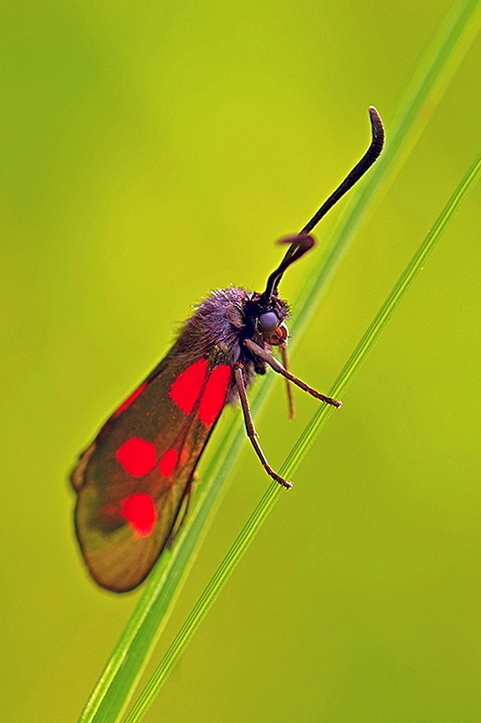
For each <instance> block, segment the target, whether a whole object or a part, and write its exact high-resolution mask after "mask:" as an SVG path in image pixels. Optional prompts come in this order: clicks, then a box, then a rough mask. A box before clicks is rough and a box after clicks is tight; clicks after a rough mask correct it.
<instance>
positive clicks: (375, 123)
mask: <svg viewBox="0 0 481 723" xmlns="http://www.w3.org/2000/svg"><path fill="white" fill-rule="evenodd" d="M369 116H370V120H371V129H372V140H371V143H370V145H369V148H368V149H367V151H366V152H365V154H364V155H363V157H362V158H361V160H360V161H359V162H358V163H356V165H355V166H354V168H353V169H352V171H351V172H350V173H349V174H348V175H347V176H346V178H345V179H344V180H343V181H342V183H341V184H340V185H339V186H338V187H337V188H336V190H335V191H334V192H333V193H331V195H330V196H329V198H328V199H327V200H326V201H324V203H323V204H322V206H321V207H320V209H319V210H318V211H316V213H315V214H314V216H313V217H312V218H311V220H310V221H308V222H307V223H306V225H305V226H304V228H303V229H301V231H299V234H298V235H297V236H295V237H294V238H292V239H286V240H285V241H284V243H285V242H290V243H291V245H290V246H289V248H288V249H287V251H286V253H285V256H284V258H283V259H282V261H281V263H280V264H279V266H278V267H277V269H276V270H275V271H273V272H272V274H271V275H270V276H269V278H268V279H267V286H266V290H265V291H264V293H263V294H262V295H263V296H265V297H267V298H270V297H271V296H272V295H273V294H277V287H278V286H279V281H280V280H281V278H282V275H283V274H284V272H285V270H286V269H287V268H288V267H289V266H290V265H291V264H293V263H294V261H297V260H298V259H300V258H301V256H303V255H304V254H305V253H306V251H309V249H310V248H312V246H313V245H314V240H313V239H312V237H311V236H309V235H308V234H309V233H310V232H311V231H312V229H313V228H314V227H315V226H317V224H318V223H319V221H320V220H321V218H323V217H324V216H325V215H326V213H327V212H328V211H329V210H330V209H331V208H332V207H333V206H334V204H336V203H337V202H338V201H339V199H340V198H342V197H343V196H344V194H345V193H347V192H348V191H349V189H350V188H352V187H353V186H354V184H355V183H357V182H358V181H359V179H360V178H361V177H362V176H363V175H364V174H365V173H366V171H367V170H368V169H369V168H370V167H371V166H372V164H373V163H374V162H375V161H376V160H377V158H378V157H379V154H380V153H381V151H382V149H383V146H384V138H385V134H384V126H383V123H382V120H381V116H380V115H379V113H378V112H377V110H376V109H375V108H374V107H373V106H370V108H369ZM307 239H310V240H311V241H310V242H307V243H306V240H307Z"/></svg>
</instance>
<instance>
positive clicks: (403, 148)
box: [79, 0, 481, 723]
mask: <svg viewBox="0 0 481 723" xmlns="http://www.w3.org/2000/svg"><path fill="white" fill-rule="evenodd" d="M479 6H480V3H479V0H463V2H461V3H459V4H457V5H456V7H455V9H454V11H453V12H452V13H451V14H450V15H449V16H448V18H447V19H446V21H445V22H444V24H443V26H442V28H441V30H440V32H439V33H438V35H437V37H436V38H435V40H434V41H433V43H432V44H431V46H430V48H429V49H428V51H427V53H426V56H425V59H424V61H423V62H422V64H421V66H420V69H419V70H418V71H417V73H416V75H415V78H414V80H413V82H412V83H411V85H410V86H409V89H408V92H407V94H406V96H405V100H404V102H403V103H402V104H401V109H400V112H399V113H398V116H397V117H398V121H397V123H396V125H395V128H394V129H393V132H391V133H390V135H389V139H388V141H389V142H388V146H387V148H386V150H385V152H384V153H383V156H382V157H381V159H380V161H378V163H377V164H376V166H375V167H374V168H373V169H372V170H371V171H370V175H369V177H368V179H367V182H366V183H364V184H363V186H362V190H361V192H360V193H359V194H358V195H357V196H356V197H355V200H354V203H353V205H352V206H351V208H350V211H349V213H348V214H346V215H345V216H344V220H343V223H342V224H341V226H340V227H339V229H338V231H337V233H335V235H334V237H333V240H332V243H331V244H330V246H329V249H328V251H327V254H326V255H325V257H324V259H323V264H324V265H323V266H322V268H321V269H319V264H318V267H317V268H314V271H313V273H312V274H311V276H310V277H309V279H308V282H307V284H306V286H305V288H304V291H303V293H302V295H301V297H300V298H299V299H298V301H297V303H296V304H295V305H294V315H295V320H294V323H293V324H291V328H292V330H293V331H294V330H295V333H296V336H297V338H299V336H300V330H301V328H302V327H303V326H305V325H306V324H307V322H308V320H309V318H310V316H311V314H313V313H314V311H315V306H316V303H317V302H318V301H319V298H320V294H321V292H322V291H323V290H324V289H325V288H326V285H327V282H328V280H329V279H330V278H331V276H332V273H333V271H334V269H335V267H336V266H337V264H338V263H339V260H340V258H341V256H342V255H343V253H344V252H345V250H346V248H347V244H348V242H349V241H350V239H351V238H352V236H353V234H354V232H355V230H356V229H357V227H358V225H359V223H360V222H361V219H362V216H363V214H364V213H365V211H366V209H367V205H368V203H369V202H371V201H372V199H373V197H374V195H375V192H376V191H377V190H378V188H379V187H380V185H381V182H382V183H383V184H384V182H385V179H386V175H387V173H388V171H389V172H390V173H391V172H392V171H393V169H394V168H397V167H399V164H400V163H401V161H402V160H403V159H404V158H405V157H406V154H407V151H408V147H412V144H413V143H414V140H415V138H417V137H418V135H419V133H420V132H421V130H422V128H424V125H425V124H426V122H427V120H428V115H427V113H426V108H427V107H429V108H430V109H431V111H432V109H433V108H434V107H435V104H436V103H437V102H438V101H439V99H440V97H441V93H442V91H443V89H444V88H445V87H446V85H447V82H448V80H449V79H450V78H451V77H452V74H453V72H454V70H455V69H456V68H457V66H458V64H459V61H460V58H461V57H462V56H463V55H464V54H465V52H466V51H467V49H468V47H469V44H470V43H471V41H472V39H473V37H474V34H475V32H476V31H477V29H478V26H479V22H480V19H481V18H480V13H479ZM291 346H292V345H291ZM273 377H274V375H270V378H266V379H265V380H264V383H263V384H262V385H259V386H258V388H256V389H255V390H254V393H253V395H252V401H251V406H252V409H253V411H254V412H256V411H257V412H258V411H259V409H260V408H261V406H262V404H263V403H264V402H265V400H266V398H267V396H268V393H269V391H270V389H271V387H272V384H273V382H274V379H273ZM316 429H318V427H316ZM243 440H244V433H243V431H242V422H241V415H237V419H235V420H233V421H232V423H231V424H230V425H229V426H228V429H227V430H226V432H225V434H224V436H223V438H222V440H221V442H220V444H219V447H218V449H217V452H216V454H215V456H214V457H213V459H212V462H211V463H210V465H209V467H208V469H207V470H206V472H205V474H204V475H203V476H204V479H205V484H204V485H203V486H202V487H203V490H202V494H201V496H200V498H199V499H198V500H196V503H195V506H194V509H193V511H192V514H191V516H190V519H189V520H188V523H187V524H186V526H185V527H184V529H183V531H182V534H181V535H180V536H179V538H178V540H177V541H176V544H175V546H174V548H173V550H172V551H167V552H165V553H164V554H163V555H162V557H161V559H160V560H159V563H158V564H157V565H156V567H155V569H154V571H153V572H152V574H151V576H150V579H149V582H148V584H147V586H146V588H145V591H144V594H143V596H142V598H141V599H140V600H139V603H138V605H137V607H136V609H135V610H134V612H133V614H132V617H131V619H130V620H129V622H128V624H127V626H126V628H125V630H124V632H123V634H122V636H121V637H120V639H119V641H118V643H117V645H116V647H115V649H114V651H113V653H112V656H111V658H110V659H109V661H108V663H107V665H106V668H105V670H104V671H103V673H102V675H101V677H100V679H99V681H98V684H97V686H96V688H95V689H94V691H93V693H92V695H91V697H90V699H89V701H88V703H87V705H86V707H85V709H84V711H83V713H82V715H81V717H80V719H79V721H80V723H114V722H115V721H119V720H120V717H121V716H122V713H123V711H124V710H125V707H126V705H127V704H128V701H129V699H130V697H131V695H132V691H133V689H134V687H135V685H136V683H137V681H138V679H139V677H140V675H141V674H142V671H143V669H144V668H145V665H146V663H147V661H148V659H149V656H150V653H151V651H152V649H153V647H154V646H155V643H156V642H157V639H158V637H159V636H160V634H161V632H162V630H163V627H164V626H165V623H166V621H167V617H168V614H169V612H170V610H171V609H172V605H173V603H174V602H175V599H176V597H177V595H178V594H179V592H180V588H181V584H182V581H183V580H184V579H185V577H186V574H187V572H188V570H189V569H190V566H191V565H192V564H193V561H194V559H195V554H196V551H197V550H198V548H199V542H200V540H201V539H202V537H203V536H204V535H205V534H206V531H207V527H208V524H209V520H210V519H212V513H213V511H214V510H215V508H216V507H217V505H218V504H219V500H220V495H221V492H222V488H223V485H224V482H225V479H226V477H227V475H228V473H229V471H230V470H231V469H232V467H233V465H234V463H235V458H236V455H237V453H238V451H239V449H240V447H241V444H242V442H243ZM295 449H297V445H296V448H295ZM306 449H307V448H306ZM292 454H294V450H293V453H292ZM295 454H296V455H297V454H298V453H297V452H296V453H295ZM300 458H301V457H299V459H300ZM289 459H290V457H289ZM293 459H294V461H295V460H296V459H297V457H294V458H293ZM288 461H289V460H287V461H286V464H287V462H288ZM286 470H287V471H286ZM281 473H282V474H287V475H289V474H290V472H289V467H285V466H283V468H282V469H281ZM279 493H280V490H279V488H278V485H271V486H270V487H269V488H268V490H267V492H266V494H265V496H264V498H263V501H262V502H261V504H260V505H259V506H258V508H257V510H256V512H255V513H254V515H253V517H252V518H251V520H250V521H249V524H251V522H252V524H254V525H258V524H260V523H259V522H258V519H259V520H260V522H262V520H263V519H264V518H265V517H266V516H267V514H268V511H269V509H270V506H272V505H273V504H274V502H275V499H276V498H277V495H278V494H279ZM261 505H262V506H261ZM257 511H258V512H257ZM256 514H257V515H260V517H259V518H258V517H255V515H256ZM255 529H258V528H257V527H256V526H255ZM209 604H211V603H209ZM169 669H170V668H169Z"/></svg>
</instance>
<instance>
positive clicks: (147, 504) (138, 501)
mask: <svg viewBox="0 0 481 723" xmlns="http://www.w3.org/2000/svg"><path fill="white" fill-rule="evenodd" d="M120 514H121V515H122V517H124V518H125V519H126V520H127V522H128V523H129V525H130V526H131V528H132V529H133V531H134V537H137V538H138V537H148V536H149V535H151V534H152V531H153V529H154V526H155V523H156V521H157V510H156V509H155V505H154V501H153V499H152V497H151V496H150V495H146V494H145V493H143V492H137V493H136V494H134V495H130V497H126V498H125V499H123V500H122V501H121V503H120Z"/></svg>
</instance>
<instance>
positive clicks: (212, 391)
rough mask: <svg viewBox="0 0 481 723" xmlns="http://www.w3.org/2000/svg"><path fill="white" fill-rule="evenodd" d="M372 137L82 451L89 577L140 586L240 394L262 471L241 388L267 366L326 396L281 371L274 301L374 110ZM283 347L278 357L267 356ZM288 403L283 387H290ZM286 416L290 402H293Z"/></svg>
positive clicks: (348, 181) (75, 477)
mask: <svg viewBox="0 0 481 723" xmlns="http://www.w3.org/2000/svg"><path fill="white" fill-rule="evenodd" d="M369 114H370V120H371V127H372V140H371V144H370V146H369V148H368V150H367V151H366V153H365V154H364V156H363V157H362V158H361V160H360V161H359V162H358V163H357V164H356V166H355V167H354V168H353V169H352V171H351V172H350V173H349V175H348V176H347V177H346V178H345V179H344V181H343V182H342V183H341V184H340V186H339V187H338V188H337V189H336V190H335V191H334V192H333V193H332V195H331V196H329V198H328V199H327V201H325V203H323V205H322V206H321V207H320V209H319V210H318V211H317V213H316V214H315V215H314V216H313V217H312V218H311V220H310V221H309V222H308V223H307V224H306V225H305V226H304V228H303V229H302V231H300V233H299V234H298V235H297V236H294V237H292V238H287V239H283V240H281V243H283V244H289V247H288V249H287V251H286V253H285V256H284V258H283V259H282V261H281V263H280V264H279V266H278V267H277V268H276V269H275V270H274V271H273V272H272V273H271V275H270V276H269V278H268V279H267V285H266V288H265V291H263V292H262V293H257V292H251V291H246V290H245V289H243V288H238V287H229V288H227V289H219V290H218V291H214V292H212V293H211V294H210V296H208V297H207V299H206V300H205V301H203V302H202V303H200V304H199V305H198V306H197V308H196V310H195V312H194V313H193V315H192V316H191V317H190V319H188V320H187V321H186V322H185V324H184V326H183V328H182V330H181V332H180V334H179V336H178V338H177V341H176V342H175V343H174V346H173V347H172V349H171V350H170V351H169V352H168V354H167V356H166V357H165V358H164V359H163V360H162V361H161V362H160V364H159V365H158V366H157V367H156V368H155V369H154V370H153V372H152V373H151V374H149V376H148V377H147V379H146V380H145V381H144V382H142V384H141V385H140V386H139V387H138V388H137V389H136V390H135V391H134V392H133V393H132V394H131V395H130V396H129V397H128V398H127V399H126V401H125V402H123V404H121V405H120V406H119V407H118V408H117V409H116V410H115V412H114V413H113V414H112V416H111V417H110V418H109V419H108V420H107V422H106V423H105V424H104V426H103V427H102V429H101V430H100V432H99V433H98V435H97V437H96V438H95V440H94V441H93V442H92V444H91V445H90V446H89V447H88V448H87V449H86V450H85V452H84V453H83V454H82V455H81V456H80V459H79V461H78V463H77V465H76V467H75V469H74V470H73V472H72V475H71V482H72V486H73V488H74V490H75V492H76V493H77V505H76V509H75V528H76V533H77V538H78V541H79V544H80V548H81V550H82V553H83V556H84V558H85V562H86V564H87V567H88V569H89V571H90V574H91V575H92V577H93V578H94V580H96V582H97V583H98V584H99V585H101V586H103V587H105V588H107V589H109V590H113V591H115V592H125V591H127V590H132V589H133V588H135V587H137V585H139V584H140V583H141V582H142V581H143V580H144V579H145V577H146V576H147V575H148V574H149V572H150V570H151V569H152V566H153V565H154V563H155V561H156V560H157V558H158V557H159V555H160V553H161V551H162V550H163V548H164V547H165V546H166V545H167V544H168V543H169V541H170V540H171V539H172V537H173V534H174V532H173V531H174V530H175V531H176V530H177V529H178V528H179V526H180V524H181V522H182V520H183V519H184V516H185V511H186V506H187V502H188V499H189V495H190V492H191V489H192V484H193V479H194V473H195V469H196V467H197V464H198V462H199V459H200V457H201V455H202V452H203V450H204V448H205V445H206V444H207V441H208V439H209V437H210V435H211V434H212V431H213V429H214V427H215V424H216V422H217V420H218V419H219V416H220V414H221V412H222V409H223V408H224V406H225V404H226V403H228V402H234V401H236V400H240V406H241V408H242V412H243V415H244V421H245V427H246V431H247V436H248V437H249V439H250V441H251V443H252V446H253V447H254V451H255V453H256V454H257V456H258V457H259V459H260V461H261V463H262V465H263V467H264V469H265V470H266V472H267V474H268V475H269V476H270V477H272V479H274V480H276V482H279V483H280V484H281V485H283V486H284V487H286V488H289V487H291V483H290V482H288V481H287V480H285V479H283V478H282V477H280V476H279V475H278V474H277V473H276V472H275V471H274V470H273V469H272V467H271V466H270V465H269V463H268V461H267V459H266V457H265V455H264V452H263V451H262V449H261V446H260V444H259V441H258V439H257V434H256V431H255V428H254V423H253V421H252V417H251V413H250V409H249V403H248V401H247V393H246V390H247V389H248V387H249V386H250V384H251V383H252V381H253V379H254V377H255V375H256V374H265V372H266V369H267V367H271V368H272V369H274V371H276V372H278V373H279V374H281V375H282V376H284V377H285V379H286V380H287V386H288V388H289V383H292V384H295V385H296V386H298V387H300V388H301V389H303V390H304V391H305V392H308V393H309V394H311V395H312V396H313V397H316V398H317V399H320V400H321V401H322V402H325V403H327V404H332V405H333V406H335V407H340V406H341V402H338V401H337V400H335V399H331V398H330V397H326V396H325V395H324V394H320V393H319V392H317V391H316V390H315V389H313V388H312V387H310V386H309V385H308V384H306V383H305V382H303V381H301V380H300V379H298V377H296V376H294V374H292V373H291V372H290V371H288V369H287V352H286V345H287V336H288V332H287V327H286V325H285V323H284V322H285V320H286V318H287V316H288V305H287V303H286V302H285V301H284V300H283V299H281V298H280V297H279V296H278V286H279V282H280V280H281V278H282V276H283V274H284V272H285V271H286V269H287V268H289V266H291V264H293V263H294V262H296V261H297V260H298V259H300V258H301V257H302V256H304V254H305V253H306V252H307V251H309V249H311V248H312V247H313V246H314V243H315V242H314V239H313V237H312V236H311V235H310V232H311V231H312V229H313V228H314V227H315V226H316V225H317V223H318V222H319V221H320V219H321V218H322V217H323V216H324V215H325V214H326V213H327V212H328V211H329V209H330V208H332V206H333V205H334V204H335V203H337V201H338V200H339V199H340V198H341V197H342V196H343V195H344V194H345V193H346V192H347V191H348V190H349V189H350V188H351V187H352V186H353V185H354V184H355V183H356V182H357V181H358V180H359V179H360V178H361V176H363V175H364V173H366V171H367V170H368V168H369V167H370V166H371V165H372V164H373V163H374V161H375V160H376V159H377V157H378V156H379V154H380V153H381V150H382V147H383V144H384V129H383V125H382V121H381V118H380V116H379V113H378V112H377V110H376V109H375V108H370V109H369ZM272 347H279V350H280V352H281V359H282V361H283V362H284V363H283V364H281V363H280V362H279V361H278V360H277V359H276V358H275V357H274V356H273V355H272V353H271V348H272ZM289 399H290V393H289ZM289 407H290V410H291V413H292V400H290V404H289Z"/></svg>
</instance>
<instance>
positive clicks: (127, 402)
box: [113, 382, 148, 417]
mask: <svg viewBox="0 0 481 723" xmlns="http://www.w3.org/2000/svg"><path fill="white" fill-rule="evenodd" d="M147 384H148V382H144V383H143V384H141V385H140V387H137V389H136V390H135V392H132V394H131V395H130V397H128V398H127V399H126V400H125V402H123V403H122V404H121V405H120V407H119V408H118V409H116V410H115V412H114V413H113V416H114V417H118V416H119V414H122V412H125V410H126V409H127V407H130V405H131V404H132V402H135V400H136V399H137V397H138V396H139V395H140V394H142V392H143V391H144V389H145V387H146V386H147Z"/></svg>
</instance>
